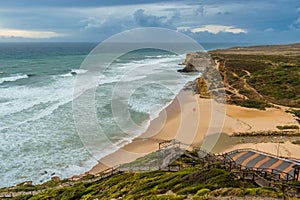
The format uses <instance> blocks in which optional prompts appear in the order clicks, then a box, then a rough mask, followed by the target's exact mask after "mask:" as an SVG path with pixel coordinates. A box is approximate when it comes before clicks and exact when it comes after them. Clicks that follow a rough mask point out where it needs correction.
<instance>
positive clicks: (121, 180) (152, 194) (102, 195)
mask: <svg viewBox="0 0 300 200" xmlns="http://www.w3.org/2000/svg"><path fill="white" fill-rule="evenodd" d="M221 188H222V189H221ZM224 188H227V189H224ZM188 195H189V196H194V197H195V199H200V197H202V196H204V195H205V196H207V195H211V196H219V195H221V196H227V195H234V196H244V195H261V196H272V197H282V194H281V193H278V192H275V191H273V190H272V189H269V188H255V187H254V186H253V185H252V184H251V183H248V182H245V181H242V180H236V179H235V177H234V175H233V174H231V173H229V172H227V171H225V170H222V169H211V170H200V169H185V170H182V171H179V172H162V171H154V172H146V173H123V174H116V175H113V176H112V177H110V178H106V179H103V180H100V181H98V182H94V183H78V184H77V185H74V186H69V187H65V188H63V189H49V190H47V191H45V192H43V193H41V194H38V195H36V196H33V197H31V196H21V197H19V198H15V199H31V200H35V199H36V200H37V199H39V200H42V199H68V200H70V199H95V198H98V199H113V198H120V197H121V198H122V199H185V198H186V197H187V196H188ZM196 197H197V198H196Z"/></svg>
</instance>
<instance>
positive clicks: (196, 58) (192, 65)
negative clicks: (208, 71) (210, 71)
mask: <svg viewBox="0 0 300 200" xmlns="http://www.w3.org/2000/svg"><path fill="white" fill-rule="evenodd" d="M182 64H183V65H185V67H184V68H183V69H180V70H178V72H201V71H203V70H204V69H205V68H206V67H207V66H208V65H211V64H212V60H211V59H210V56H209V55H208V54H207V53H206V52H192V53H188V54H187V55H186V59H185V61H184V62H183V63H182Z"/></svg>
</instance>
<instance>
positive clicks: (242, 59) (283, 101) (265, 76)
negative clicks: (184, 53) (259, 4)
mask: <svg viewBox="0 0 300 200" xmlns="http://www.w3.org/2000/svg"><path fill="white" fill-rule="evenodd" d="M209 54H210V55H211V57H212V58H213V60H214V61H215V62H216V64H217V66H218V69H219V71H220V73H221V76H222V78H223V80H224V86H225V88H226V97H227V102H228V103H230V104H235V105H240V106H244V107H251V108H258V109H265V108H266V107H274V106H276V105H281V106H287V107H292V108H300V44H290V45H273V46H253V47H233V48H229V49H224V50H214V51H210V52H209Z"/></svg>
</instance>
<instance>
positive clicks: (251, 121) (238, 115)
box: [86, 90, 300, 174]
mask: <svg viewBox="0 0 300 200" xmlns="http://www.w3.org/2000/svg"><path fill="white" fill-rule="evenodd" d="M214 104H218V106H216V107H212V106H213V105H214ZM222 106H225V109H222ZM212 108H213V109H212ZM220 108H221V109H220ZM222 118H223V121H222ZM216 119H220V121H215V120H216ZM222 122H223V123H222ZM285 124H289V125H290V124H297V121H296V120H295V119H294V118H293V116H292V115H291V114H289V113H286V112H285V111H284V110H283V109H280V108H268V109H266V110H257V109H254V108H245V107H240V106H236V105H220V104H219V103H216V102H215V101H214V100H212V99H203V98H200V97H199V95H198V94H196V95H194V94H193V93H192V91H191V90H181V92H180V93H179V94H178V95H177V96H176V98H175V99H174V100H173V101H172V102H171V103H170V104H169V105H168V106H167V107H166V108H164V109H163V110H162V111H161V112H160V113H159V116H158V117H157V118H155V119H153V120H152V121H150V125H149V127H148V128H147V130H146V132H144V133H143V134H142V135H140V136H138V137H137V138H135V139H133V141H132V142H131V143H129V144H127V145H125V146H124V147H121V148H120V149H118V150H117V151H115V152H114V153H112V154H109V155H107V156H105V157H104V158H102V159H100V160H99V161H98V164H97V165H96V166H94V167H93V168H92V169H91V170H89V171H88V172H86V173H89V174H97V173H99V172H101V171H103V170H105V169H108V168H111V167H114V166H117V165H119V164H124V163H128V162H131V161H134V160H135V159H137V158H139V157H142V156H144V155H146V154H149V153H151V152H154V151H156V150H158V143H159V142H162V141H166V140H171V139H176V140H178V141H180V142H182V143H185V144H189V145H191V146H200V145H201V144H202V145H204V144H203V143H204V142H203V141H204V139H205V138H206V139H207V138H210V137H209V136H213V137H212V138H214V139H213V143H211V141H210V142H207V144H206V145H204V146H206V147H207V145H212V146H211V147H210V149H212V148H213V149H219V151H220V152H214V153H221V152H226V151H229V150H234V149H237V148H253V149H257V150H263V151H266V152H269V153H271V152H272V151H273V148H269V145H270V144H272V143H271V142H272V141H271V140H270V141H266V143H262V144H263V145H259V146H262V147H264V148H258V145H257V144H255V143H247V144H236V143H234V142H229V143H226V144H223V143H222V141H221V140H222V137H220V139H219V141H218V142H217V144H216V146H214V145H215V140H216V137H214V134H218V133H222V134H225V135H227V136H232V135H233V134H234V133H237V132H238V133H241V132H242V133H245V134H249V135H251V134H252V133H253V132H260V131H279V130H278V129H277V128H276V126H278V125H285ZM220 128H221V129H220ZM218 130H219V132H218ZM207 136H208V137H207ZM219 136H220V134H219V135H217V138H218V137H219ZM206 139H205V141H206ZM208 140H209V139H208ZM229 140H231V139H229ZM267 143H270V144H268V145H265V144H267ZM271 146H272V145H271ZM273 146H274V144H273ZM287 146H288V145H287ZM296 150H297V148H295V146H293V148H291V149H290V150H287V151H288V152H289V153H288V154H283V153H282V155H286V156H289V157H296V158H300V155H299V154H298V153H296ZM293 154H295V155H293Z"/></svg>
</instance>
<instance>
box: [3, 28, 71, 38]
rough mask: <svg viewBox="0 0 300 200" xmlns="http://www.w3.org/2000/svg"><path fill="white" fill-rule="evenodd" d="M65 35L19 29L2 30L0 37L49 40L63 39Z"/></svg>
mask: <svg viewBox="0 0 300 200" xmlns="http://www.w3.org/2000/svg"><path fill="white" fill-rule="evenodd" d="M62 36H65V34H60V33H56V32H52V31H30V30H17V29H0V37H5V38H11V37H19V38H28V39H49V38H55V37H62Z"/></svg>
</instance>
